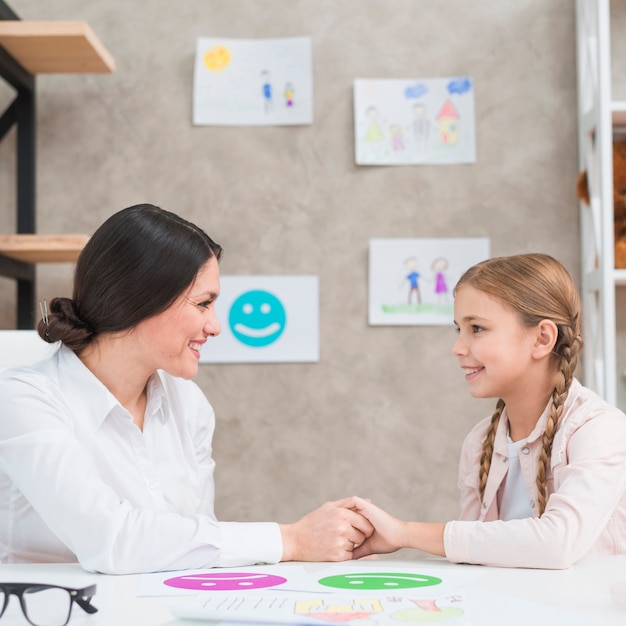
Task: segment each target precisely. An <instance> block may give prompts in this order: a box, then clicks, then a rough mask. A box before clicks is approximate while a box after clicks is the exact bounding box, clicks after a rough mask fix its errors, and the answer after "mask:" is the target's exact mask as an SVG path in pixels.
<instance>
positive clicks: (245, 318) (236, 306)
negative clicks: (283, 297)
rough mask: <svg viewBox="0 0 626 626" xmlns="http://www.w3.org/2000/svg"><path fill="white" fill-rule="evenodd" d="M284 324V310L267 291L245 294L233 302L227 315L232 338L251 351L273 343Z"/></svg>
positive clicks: (277, 300) (283, 328) (279, 302)
mask: <svg viewBox="0 0 626 626" xmlns="http://www.w3.org/2000/svg"><path fill="white" fill-rule="evenodd" d="M286 321H287V315H286V313H285V307H284V306H283V305H282V303H281V301H280V300H279V299H278V298H277V297H276V296H275V295H273V294H271V293H269V292H268V291H260V290H254V291H246V293H243V294H241V295H240V296H239V297H238V298H237V299H236V300H235V302H233V305H232V306H231V307H230V312H229V313H228V324H229V326H230V330H231V331H232V333H233V335H235V337H236V338H237V339H238V340H239V341H241V343H243V344H245V345H246V346H250V347H253V348H262V347H264V346H268V345H269V344H271V343H273V342H274V341H276V340H277V339H278V338H279V337H280V336H281V334H282V332H283V330H285V322H286Z"/></svg>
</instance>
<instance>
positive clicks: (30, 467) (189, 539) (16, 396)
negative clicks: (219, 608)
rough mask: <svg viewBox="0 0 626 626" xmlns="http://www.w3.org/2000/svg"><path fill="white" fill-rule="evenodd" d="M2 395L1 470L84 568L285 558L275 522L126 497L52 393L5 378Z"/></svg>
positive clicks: (133, 569) (142, 568) (130, 569)
mask: <svg viewBox="0 0 626 626" xmlns="http://www.w3.org/2000/svg"><path fill="white" fill-rule="evenodd" d="M9 385H10V386H11V389H10V391H9V389H8V386H9ZM0 399H1V405H2V409H1V419H0V469H1V470H2V471H3V472H5V473H6V475H7V476H8V477H9V478H10V480H11V481H12V482H13V483H14V485H15V487H17V489H19V491H20V492H21V493H22V494H23V496H24V497H25V498H26V500H27V501H28V503H29V504H30V506H32V508H33V509H34V511H35V512H36V513H37V514H38V516H40V517H41V519H42V520H43V521H44V522H45V524H46V525H47V526H48V527H49V528H50V530H52V532H53V533H54V535H56V537H58V539H59V540H60V541H61V542H62V543H63V544H65V545H66V546H67V547H68V548H69V549H70V550H71V551H72V552H73V553H74V554H75V555H76V557H77V559H78V561H79V562H80V563H81V565H83V567H85V568H86V569H88V570H93V571H99V572H103V573H110V574H128V573H137V572H149V571H160V570H174V569H189V568H203V567H212V566H225V565H229V566H233V565H243V564H252V563H257V562H277V561H279V560H280V558H281V556H282V541H281V537H280V529H279V527H278V525H277V524H274V523H246V524H231V523H220V522H217V521H215V520H214V519H212V518H211V517H210V516H209V515H205V514H202V513H198V514H195V515H187V516H183V515H180V514H177V513H174V512H168V511H159V510H155V509H150V508H145V507H137V506H132V505H131V504H130V503H129V501H128V500H126V499H123V498H121V497H120V496H119V495H118V494H117V493H116V492H115V491H114V489H113V488H112V487H111V486H109V485H108V484H107V483H106V482H105V481H104V480H103V478H102V476H101V475H100V472H99V471H98V468H97V467H96V465H95V463H94V461H93V459H92V458H91V456H90V455H89V453H88V452H87V451H86V449H85V447H84V446H83V445H82V444H81V442H80V441H79V440H78V439H77V438H76V436H75V434H74V432H73V430H72V427H71V426H70V425H69V424H68V423H66V422H65V421H64V419H62V417H60V416H62V415H63V413H64V407H63V406H61V405H60V404H59V403H58V402H57V401H55V399H54V394H47V393H42V390H41V389H35V388H34V387H33V386H32V385H30V384H29V383H28V382H25V381H21V380H17V379H12V380H11V381H10V382H9V381H7V380H6V379H5V380H3V381H1V382H0Z"/></svg>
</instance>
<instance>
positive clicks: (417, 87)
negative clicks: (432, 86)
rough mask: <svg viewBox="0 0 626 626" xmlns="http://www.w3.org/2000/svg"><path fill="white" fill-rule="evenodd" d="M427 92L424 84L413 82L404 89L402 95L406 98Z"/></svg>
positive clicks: (413, 97) (416, 96) (418, 96)
mask: <svg viewBox="0 0 626 626" xmlns="http://www.w3.org/2000/svg"><path fill="white" fill-rule="evenodd" d="M427 93H428V87H426V85H424V83H415V84H413V85H409V86H408V87H406V88H405V90H404V97H405V98H406V99H407V100H411V99H415V98H420V97H421V96H423V95H425V94H427Z"/></svg>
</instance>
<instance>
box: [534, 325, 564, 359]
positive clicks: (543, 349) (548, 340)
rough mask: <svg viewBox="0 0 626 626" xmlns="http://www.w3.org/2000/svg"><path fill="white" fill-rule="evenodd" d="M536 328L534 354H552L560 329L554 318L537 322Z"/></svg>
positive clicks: (538, 355) (539, 356)
mask: <svg viewBox="0 0 626 626" xmlns="http://www.w3.org/2000/svg"><path fill="white" fill-rule="evenodd" d="M536 330H537V334H536V336H535V345H534V346H533V351H534V354H535V356H537V357H538V358H543V357H544V356H549V355H550V354H552V350H554V346H555V344H556V340H557V339H558V336H559V329H558V328H557V327H556V324H555V323H554V322H553V321H552V320H541V321H540V322H539V324H537V328H536Z"/></svg>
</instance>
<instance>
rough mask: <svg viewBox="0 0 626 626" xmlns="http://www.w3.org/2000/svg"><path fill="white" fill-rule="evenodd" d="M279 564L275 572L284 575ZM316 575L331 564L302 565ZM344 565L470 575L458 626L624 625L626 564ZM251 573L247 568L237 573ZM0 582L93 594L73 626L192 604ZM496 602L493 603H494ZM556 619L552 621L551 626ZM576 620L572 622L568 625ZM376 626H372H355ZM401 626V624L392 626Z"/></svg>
mask: <svg viewBox="0 0 626 626" xmlns="http://www.w3.org/2000/svg"><path fill="white" fill-rule="evenodd" d="M292 565H293V564H291V563H282V564H280V565H277V566H276V567H277V568H279V569H280V568H287V567H290V566H292ZM298 565H301V566H304V567H305V568H306V569H307V571H308V572H311V573H315V572H317V571H321V570H322V569H324V568H328V567H329V564H327V563H324V564H317V563H305V564H298ZM349 565H350V566H352V567H354V566H358V567H359V568H360V567H363V568H368V569H369V568H375V569H377V570H378V571H394V568H395V569H405V568H415V570H416V572H421V573H428V570H429V568H430V569H432V568H433V567H436V568H437V569H438V570H441V569H442V568H443V571H444V572H445V571H449V572H450V573H451V574H452V573H454V572H463V573H472V574H475V576H473V577H471V580H470V581H469V582H467V583H465V584H463V585H462V586H461V587H460V588H459V592H460V593H462V594H463V596H464V598H467V600H468V601H469V600H473V603H472V605H471V608H472V611H471V612H470V611H468V612H467V616H466V621H463V622H462V623H463V624H479V625H480V626H489V625H491V624H494V625H497V626H503V625H505V624H506V626H511V625H512V624H513V625H514V624H520V625H522V624H523V625H524V626H543V625H544V624H545V625H546V626H548V625H549V626H561V624H563V626H565V625H567V626H570V624H572V623H580V624H584V626H618V625H619V626H625V625H626V556H613V557H604V558H588V559H584V560H583V561H581V562H579V563H578V564H576V565H575V566H573V567H572V568H570V569H568V570H560V571H559V570H525V569H508V568H493V567H481V566H471V565H454V564H452V563H449V562H448V561H445V560H442V559H418V560H382V559H381V560H363V561H352V562H349ZM241 569H245V570H246V571H249V570H250V568H249V567H246V568H241ZM0 581H5V582H38V583H52V584H60V585H64V586H68V587H72V586H76V587H83V586H86V585H88V584H91V583H96V584H97V586H98V589H97V593H96V596H95V597H94V600H93V603H94V605H95V606H97V607H98V609H99V610H98V613H96V614H94V615H87V614H86V613H84V612H83V611H82V609H80V608H79V607H78V606H74V609H73V611H72V618H71V620H70V625H73V626H104V625H106V626H157V625H174V624H179V625H181V626H182V625H183V624H187V625H188V626H189V625H190V624H193V623H199V622H192V621H187V620H179V619H176V618H174V616H173V614H172V613H171V611H170V607H172V606H173V605H175V604H176V605H180V604H181V603H185V602H192V601H193V599H192V598H190V597H181V596H170V597H165V596H162V597H145V596H143V597H141V596H138V595H137V592H138V587H139V581H140V576H138V575H133V576H106V575H101V574H91V573H88V572H85V571H84V570H83V569H82V568H81V567H80V566H78V565H74V564H42V565H0ZM494 600H495V601H494ZM555 612H556V618H555ZM572 615H574V617H575V619H574V620H573V621H572V620H570V619H569V617H571V616H572ZM359 623H360V624H361V626H374V624H376V623H377V622H375V621H368V622H359ZM13 624H16V625H18V624H20V625H22V626H23V625H24V624H27V622H26V620H25V619H24V618H23V616H22V614H21V610H20V608H19V606H18V602H17V598H16V597H12V598H11V602H10V604H9V607H8V609H7V611H6V613H5V615H4V616H3V617H2V619H1V620H0V626H9V625H13ZM394 624H395V625H396V626H401V624H400V622H394Z"/></svg>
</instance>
